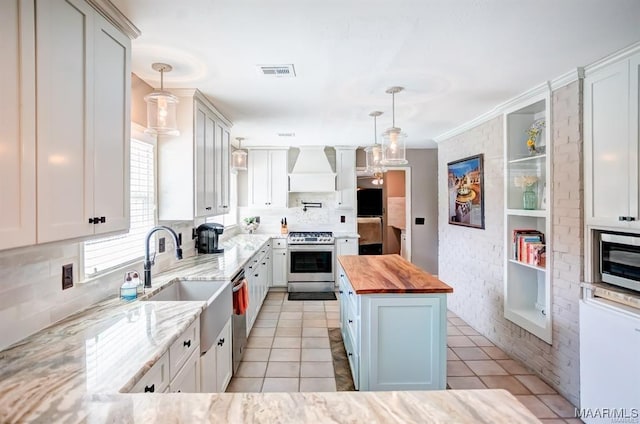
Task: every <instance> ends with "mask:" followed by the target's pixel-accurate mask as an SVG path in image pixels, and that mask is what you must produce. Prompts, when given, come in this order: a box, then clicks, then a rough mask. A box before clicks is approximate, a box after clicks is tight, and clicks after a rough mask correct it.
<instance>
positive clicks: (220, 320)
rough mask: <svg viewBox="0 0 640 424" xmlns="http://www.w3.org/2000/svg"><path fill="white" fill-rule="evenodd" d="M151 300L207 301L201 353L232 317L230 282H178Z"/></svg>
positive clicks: (201, 326)
mask: <svg viewBox="0 0 640 424" xmlns="http://www.w3.org/2000/svg"><path fill="white" fill-rule="evenodd" d="M145 300H148V301H204V302H207V307H206V308H205V309H204V311H202V313H201V314H200V353H201V354H202V353H205V352H206V351H208V350H209V348H210V347H211V346H212V345H213V343H214V342H215V341H216V340H215V338H216V336H217V335H218V334H220V331H222V328H223V327H224V326H225V324H226V323H227V321H228V320H229V318H230V317H231V314H232V312H233V311H232V308H233V304H232V293H231V283H230V282H229V281H216V280H175V281H173V282H172V283H169V284H168V285H166V286H164V287H163V288H162V290H160V291H159V292H158V293H155V294H153V295H152V296H149V297H148V298H147V299H145Z"/></svg>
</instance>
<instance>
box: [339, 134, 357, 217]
mask: <svg viewBox="0 0 640 424" xmlns="http://www.w3.org/2000/svg"><path fill="white" fill-rule="evenodd" d="M335 149H336V174H337V176H336V189H337V191H336V208H337V209H354V208H355V204H356V151H355V148H353V147H351V148H348V147H336V148H335Z"/></svg>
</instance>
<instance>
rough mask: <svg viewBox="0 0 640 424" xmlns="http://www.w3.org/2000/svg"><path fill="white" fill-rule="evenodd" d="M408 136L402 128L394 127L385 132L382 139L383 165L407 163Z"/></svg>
mask: <svg viewBox="0 0 640 424" xmlns="http://www.w3.org/2000/svg"><path fill="white" fill-rule="evenodd" d="M406 138H407V136H406V135H405V134H404V133H403V132H402V131H401V130H400V128H397V127H392V128H389V129H388V130H386V131H385V132H384V135H383V139H382V155H383V158H382V164H383V165H391V166H394V165H406V164H407V163H408V161H407V158H406V148H405V140H406Z"/></svg>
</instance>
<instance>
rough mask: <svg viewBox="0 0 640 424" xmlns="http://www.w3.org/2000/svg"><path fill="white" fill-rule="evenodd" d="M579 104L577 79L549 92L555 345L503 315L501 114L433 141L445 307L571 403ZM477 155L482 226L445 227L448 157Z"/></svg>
mask: <svg viewBox="0 0 640 424" xmlns="http://www.w3.org/2000/svg"><path fill="white" fill-rule="evenodd" d="M581 102H582V94H581V86H580V84H579V83H578V82H575V83H572V84H570V85H568V86H566V87H562V88H560V89H558V90H556V91H554V92H553V95H552V114H553V115H552V131H553V132H552V137H553V146H554V149H553V150H554V151H553V155H554V156H553V163H554V181H553V185H552V187H551V188H552V200H551V207H552V208H553V209H552V210H553V217H554V218H553V223H552V225H553V237H554V238H553V253H552V254H553V266H554V268H553V271H552V281H551V287H552V289H551V302H552V308H553V309H552V310H553V340H554V342H553V345H552V346H550V345H548V344H547V343H545V342H544V341H542V340H540V339H538V338H537V337H535V336H533V335H532V334H530V333H528V332H527V331H525V330H523V329H521V328H520V327H518V326H517V325H515V324H513V323H512V322H510V321H508V320H506V319H505V318H504V307H503V300H504V299H503V284H504V283H503V260H504V258H503V255H504V246H503V232H504V201H505V199H504V192H503V179H504V175H503V173H504V152H503V143H504V141H503V125H502V124H503V122H502V121H503V120H502V117H497V118H495V119H492V120H490V121H488V122H486V123H484V124H482V125H479V126H477V127H475V128H473V129H471V130H469V131H467V132H466V133H463V134H460V135H458V136H455V137H452V138H451V139H449V140H446V141H444V142H441V143H440V144H439V146H438V175H439V177H438V179H439V185H438V187H439V189H438V199H439V201H438V205H439V206H438V207H439V210H438V212H439V220H438V221H439V222H438V227H439V231H438V233H439V240H440V247H439V267H438V268H439V277H440V279H441V280H443V281H445V282H446V283H448V284H450V285H451V286H453V288H454V293H453V295H451V296H450V299H449V309H451V310H452V311H454V312H455V313H457V314H458V315H459V316H460V317H462V318H463V319H464V320H466V321H467V322H468V323H469V324H470V325H472V326H473V327H474V328H476V329H477V330H478V331H480V332H481V333H482V334H483V335H485V336H486V337H487V338H489V339H490V340H491V341H493V342H494V343H495V344H496V345H497V346H499V347H500V348H502V349H503V350H504V351H505V352H507V353H508V354H510V355H511V356H513V357H516V358H518V359H520V360H521V361H523V362H524V363H525V364H526V365H527V366H529V367H530V368H531V369H533V370H534V371H535V372H536V373H537V374H539V375H540V376H541V378H543V379H544V380H545V381H547V382H548V383H550V384H551V385H552V386H554V387H555V388H556V389H557V390H558V391H559V392H560V393H562V394H563V395H564V396H565V397H567V398H568V399H569V400H570V401H571V402H572V403H573V404H575V405H577V404H578V399H579V346H578V343H579V337H578V298H579V282H580V281H581V279H582V267H583V257H582V252H583V234H582V231H583V230H582V229H583V212H582V204H583V201H582V199H583V182H582V133H581V128H582V123H581V111H582V103H581ZM478 153H484V181H485V192H484V196H485V199H484V204H485V230H479V229H473V228H466V227H460V226H455V225H450V224H449V223H448V220H447V216H448V210H447V209H448V201H447V199H448V193H447V181H446V179H447V163H448V162H451V161H453V160H456V159H460V158H464V157H467V156H471V155H474V154H478Z"/></svg>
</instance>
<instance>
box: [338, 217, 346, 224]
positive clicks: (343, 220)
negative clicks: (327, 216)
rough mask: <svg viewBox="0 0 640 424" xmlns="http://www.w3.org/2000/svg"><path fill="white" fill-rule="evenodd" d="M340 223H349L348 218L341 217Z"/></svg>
mask: <svg viewBox="0 0 640 424" xmlns="http://www.w3.org/2000/svg"><path fill="white" fill-rule="evenodd" d="M340 222H342V223H343V224H344V223H345V222H347V217H346V216H344V215H340Z"/></svg>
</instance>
